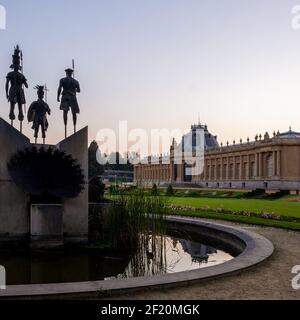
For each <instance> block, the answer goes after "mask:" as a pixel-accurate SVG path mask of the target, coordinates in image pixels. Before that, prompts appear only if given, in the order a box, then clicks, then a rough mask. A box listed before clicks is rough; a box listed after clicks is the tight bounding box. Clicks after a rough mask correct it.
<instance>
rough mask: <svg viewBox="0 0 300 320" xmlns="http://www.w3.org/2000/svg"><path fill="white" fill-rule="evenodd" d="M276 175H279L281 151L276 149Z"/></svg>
mask: <svg viewBox="0 0 300 320" xmlns="http://www.w3.org/2000/svg"><path fill="white" fill-rule="evenodd" d="M277 176H278V177H279V178H280V177H281V151H280V150H278V151H277Z"/></svg>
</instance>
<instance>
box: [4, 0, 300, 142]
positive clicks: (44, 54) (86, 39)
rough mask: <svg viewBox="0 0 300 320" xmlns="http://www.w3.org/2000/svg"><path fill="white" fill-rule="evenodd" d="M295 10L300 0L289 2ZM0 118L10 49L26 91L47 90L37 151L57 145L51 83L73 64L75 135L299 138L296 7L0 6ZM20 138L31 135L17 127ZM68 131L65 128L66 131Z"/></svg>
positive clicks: (232, 3) (253, 2)
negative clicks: (123, 123)
mask: <svg viewBox="0 0 300 320" xmlns="http://www.w3.org/2000/svg"><path fill="white" fill-rule="evenodd" d="M298 2H299V3H298V4H300V0H299V1H298ZM0 4H1V5H3V6H5V8H6V12H7V29H6V30H3V31H0V75H1V77H0V88H3V89H2V91H0V116H1V117H2V118H4V119H6V120H8V113H9V106H8V103H7V101H6V99H5V91H4V86H5V76H6V74H7V73H8V72H9V71H10V70H9V66H10V64H11V55H12V51H13V47H14V45H15V44H17V43H19V44H20V45H21V47H22V49H23V51H24V59H25V61H24V73H25V76H26V77H27V79H28V82H29V90H27V91H26V97H27V102H28V103H27V107H28V105H29V104H30V102H32V101H33V100H34V99H35V98H36V93H35V91H34V89H33V87H34V86H35V85H36V84H44V83H47V84H48V87H49V90H50V91H49V95H48V97H49V99H48V102H49V105H50V107H51V109H52V112H53V115H52V116H51V117H50V118H49V122H50V127H49V131H48V140H47V142H49V143H56V142H58V141H59V140H61V139H62V138H63V133H64V129H63V122H62V113H61V111H60V110H59V106H58V103H57V102H56V92H57V86H58V82H59V79H60V78H61V77H63V76H64V69H65V68H66V67H70V66H71V61H72V58H74V59H75V61H76V78H77V79H78V80H79V81H80V83H81V87H82V93H81V94H80V95H79V97H78V98H79V103H80V106H81V114H80V117H79V127H83V126H85V125H87V124H88V125H89V127H90V137H89V138H90V140H92V139H94V138H95V137H96V134H97V132H98V130H100V129H103V128H111V129H117V127H118V122H119V120H127V121H128V126H129V128H143V129H146V130H150V129H162V128H167V129H170V130H171V129H182V130H183V129H186V128H188V127H189V126H190V125H191V123H193V122H197V120H198V113H200V117H201V121H202V122H203V123H206V124H208V126H209V130H210V131H211V132H212V133H213V134H215V135H218V138H219V142H226V141H227V140H229V141H233V139H236V140H239V139H240V138H243V139H244V140H246V139H247V137H248V136H250V138H251V139H253V138H254V136H255V134H257V133H262V134H263V133H265V131H269V132H270V133H272V132H273V131H274V130H276V131H277V130H280V131H281V132H282V131H287V130H288V128H289V126H292V128H293V129H294V130H296V131H300V30H294V29H293V28H292V26H291V20H292V17H293V16H292V13H291V11H292V8H293V6H294V5H296V4H297V0H292V1H290V0H264V1H261V0H243V1H242V0H226V1H225V0H224V1H220V0H164V1H162V0H151V1H150V0H85V1H81V0H76V1H73V0H51V1H50V0H43V1H38V0H26V1H24V0H0ZM24 127H25V128H26V129H25V132H26V134H27V135H29V136H30V137H32V136H33V132H32V131H31V129H30V126H29V125H28V124H27V122H26V123H24ZM70 130H71V126H70Z"/></svg>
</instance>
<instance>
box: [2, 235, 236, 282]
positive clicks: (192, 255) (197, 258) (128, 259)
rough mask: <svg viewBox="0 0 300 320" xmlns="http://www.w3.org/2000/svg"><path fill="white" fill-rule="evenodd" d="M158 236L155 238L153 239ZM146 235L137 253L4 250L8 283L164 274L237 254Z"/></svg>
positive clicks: (193, 242)
mask: <svg viewBox="0 0 300 320" xmlns="http://www.w3.org/2000/svg"><path fill="white" fill-rule="evenodd" d="M153 240H154V241H153ZM146 241H147V243H146V244H145V239H143V241H141V245H140V246H139V248H138V249H137V250H136V252H134V253H133V254H124V253H123V254H122V253H116V252H111V253H108V252H99V251H97V250H92V251H88V252H87V251H82V252H71V251H64V252H51V253H49V252H47V254H45V253H44V254H43V253H39V254H37V253H34V254H33V253H24V254H12V253H11V252H10V253H8V252H7V253H0V265H3V266H4V267H5V268H6V272H7V285H19V284H38V283H62V282H81V281H95V280H109V279H115V278H132V277H140V276H151V275H163V274H169V273H175V272H181V271H188V270H194V269H199V268H207V267H211V266H214V265H217V264H221V263H224V262H227V261H229V260H231V259H233V258H234V254H232V253H229V252H228V251H226V250H225V251H224V248H222V250H221V249H218V246H217V245H214V246H211V245H209V244H208V243H207V242H206V241H205V239H204V240H203V239H201V242H198V241H196V240H193V239H191V238H187V237H182V236H178V235H176V236H174V235H168V236H160V237H155V239H146Z"/></svg>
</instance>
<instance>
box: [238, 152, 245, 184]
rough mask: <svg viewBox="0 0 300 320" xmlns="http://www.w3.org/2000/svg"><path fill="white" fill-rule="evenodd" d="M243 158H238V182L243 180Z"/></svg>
mask: <svg viewBox="0 0 300 320" xmlns="http://www.w3.org/2000/svg"><path fill="white" fill-rule="evenodd" d="M243 160H244V159H243V156H240V172H239V176H240V180H242V179H243V169H244V161H243Z"/></svg>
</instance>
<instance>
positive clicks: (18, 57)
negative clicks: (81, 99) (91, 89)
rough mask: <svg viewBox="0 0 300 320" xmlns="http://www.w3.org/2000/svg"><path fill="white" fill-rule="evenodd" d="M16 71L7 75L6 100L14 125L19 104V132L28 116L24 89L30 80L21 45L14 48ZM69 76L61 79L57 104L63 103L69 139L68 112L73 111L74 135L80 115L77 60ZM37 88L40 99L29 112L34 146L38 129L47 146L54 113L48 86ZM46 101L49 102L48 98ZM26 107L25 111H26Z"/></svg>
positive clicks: (68, 73) (13, 59)
mask: <svg viewBox="0 0 300 320" xmlns="http://www.w3.org/2000/svg"><path fill="white" fill-rule="evenodd" d="M10 68H11V69H13V71H11V72H9V73H8V74H7V76H6V85H5V90H6V97H7V100H8V102H9V103H10V113H9V119H10V120H11V125H12V126H13V123H14V120H15V119H16V116H15V106H16V105H18V111H19V113H18V120H19V121H20V131H21V132H22V128H23V121H24V113H26V98H25V91H24V87H25V88H26V89H28V83H27V79H26V77H25V76H24V74H23V72H24V68H23V54H22V51H21V50H20V47H19V46H16V47H15V50H14V54H13V56H12V65H11V66H10ZM65 72H66V77H65V78H63V79H61V80H60V82H59V87H58V91H57V101H58V102H60V110H62V111H63V120H64V125H65V137H67V124H68V113H69V111H70V110H71V112H72V116H73V124H74V132H76V125H77V115H78V114H79V113H80V109H79V105H78V101H77V96H76V95H77V93H80V84H79V82H78V81H77V80H75V79H74V60H73V69H70V68H69V69H66V70H65ZM34 89H36V90H37V95H38V100H37V101H35V102H33V103H32V104H31V105H30V107H29V110H28V113H27V120H28V122H32V129H33V130H34V137H35V143H37V138H38V134H39V129H40V128H41V131H42V138H43V143H44V144H45V139H46V131H47V129H48V120H47V114H48V115H50V114H51V110H50V108H49V106H48V104H47V101H44V98H45V93H47V87H46V86H41V85H37V86H36V87H35V88H34ZM46 100H47V99H46ZM23 106H24V109H25V110H24V111H23Z"/></svg>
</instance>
